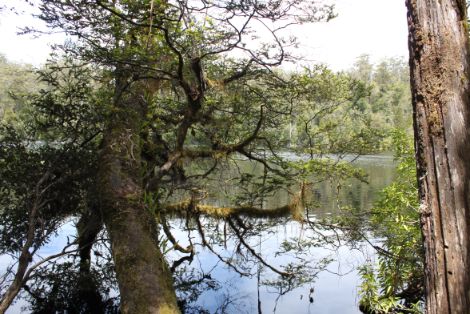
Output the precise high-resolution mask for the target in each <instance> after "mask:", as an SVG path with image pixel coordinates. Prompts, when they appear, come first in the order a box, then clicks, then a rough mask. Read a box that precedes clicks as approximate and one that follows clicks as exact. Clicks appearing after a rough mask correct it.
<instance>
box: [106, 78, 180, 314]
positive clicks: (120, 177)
mask: <svg viewBox="0 0 470 314" xmlns="http://www.w3.org/2000/svg"><path fill="white" fill-rule="evenodd" d="M117 85H118V87H117V92H116V93H115V95H117V96H116V99H115V104H114V107H115V108H114V110H113V113H112V114H113V116H112V117H110V122H109V124H108V125H107V127H106V131H105V133H104V138H103V144H102V151H101V154H100V160H99V163H100V165H99V167H100V169H99V171H98V186H99V201H100V209H101V211H102V215H103V219H104V223H105V225H106V228H107V230H108V233H109V236H110V239H111V247H112V253H113V259H114V263H115V267H116V276H117V279H118V284H119V289H120V296H121V312H122V313H133V314H134V313H179V310H178V307H177V303H176V295H175V291H174V289H173V279H172V276H171V273H170V271H169V269H168V266H167V264H166V261H165V259H164V257H163V255H162V253H161V252H160V249H159V247H158V240H157V236H156V234H155V232H156V228H155V220H154V218H153V217H152V216H151V215H150V213H148V212H147V211H146V209H145V206H144V204H143V203H142V194H143V191H142V169H141V160H140V153H141V151H140V150H141V147H140V129H141V123H142V118H143V115H144V110H143V108H142V106H141V105H140V104H139V103H138V101H137V102H135V100H136V99H137V98H136V97H135V95H134V96H132V95H131V94H130V92H124V88H123V87H122V86H119V81H118V83H117ZM122 85H125V84H122ZM126 94H128V95H126Z"/></svg>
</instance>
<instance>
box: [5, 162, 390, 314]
mask: <svg viewBox="0 0 470 314" xmlns="http://www.w3.org/2000/svg"><path fill="white" fill-rule="evenodd" d="M354 163H355V165H356V166H357V167H360V168H362V169H364V170H365V172H366V173H367V174H368V184H367V183H364V182H361V181H359V180H355V179H350V180H346V181H338V180H335V179H333V178H332V179H331V180H325V181H322V182H320V183H317V184H314V185H309V186H308V187H307V190H308V194H309V202H307V203H306V208H305V209H306V211H305V213H304V219H303V220H302V221H294V220H292V219H291V218H290V217H276V218H275V219H262V218H253V217H249V215H232V216H229V217H226V218H225V219H217V218H213V217H210V216H205V215H203V214H201V213H197V214H194V215H193V216H192V217H190V219H187V218H186V217H174V216H173V217H172V218H170V217H167V219H166V222H167V223H168V227H169V229H171V234H172V235H173V237H174V239H173V240H174V241H176V242H177V243H178V244H179V245H180V246H181V247H182V248H187V247H191V246H192V247H193V248H194V253H192V254H185V253H182V252H178V251H175V250H172V248H173V244H172V243H171V241H169V240H168V238H165V236H163V234H164V232H163V230H160V235H161V238H160V240H162V250H163V251H164V252H166V253H167V258H168V260H169V264H170V266H173V267H172V268H173V269H174V270H175V278H176V279H175V286H176V288H177V293H178V296H179V299H180V305H181V306H182V307H183V308H184V310H185V312H186V313H273V312H275V313H360V312H359V310H358V305H357V301H358V300H357V296H356V294H357V288H356V287H357V285H358V282H359V278H358V274H357V271H356V266H358V265H361V264H362V263H363V262H364V261H365V260H366V259H367V258H369V257H370V256H372V255H373V254H374V253H373V250H372V249H371V248H370V247H369V246H368V245H367V244H366V243H363V242H360V241H359V242H355V243H354V247H355V248H354V249H352V248H351V246H350V245H347V242H348V241H347V240H348V238H349V236H350V235H348V237H347V236H346V234H345V233H344V232H343V231H341V230H337V229H332V228H330V226H329V225H328V223H327V222H326V223H325V220H326V221H329V220H330V219H331V218H332V217H335V216H337V215H342V214H343V212H342V211H341V210H340V208H341V207H345V206H349V207H351V208H353V209H354V208H355V209H361V210H364V209H367V208H370V206H371V205H372V202H373V200H374V198H375V197H376V195H377V192H378V191H379V190H381V189H382V188H383V187H384V186H386V185H387V184H389V183H390V182H391V181H392V180H393V176H394V164H393V161H392V159H391V158H390V157H383V156H367V157H361V158H359V159H357V160H356V161H355V162H354ZM202 168H203V167H202ZM240 168H243V169H240ZM197 171H198V170H197V169H195V170H194V173H197ZM240 173H250V174H252V175H254V176H255V175H260V174H262V169H261V168H259V166H256V165H255V164H251V163H248V162H243V161H242V162H240V163H239V164H238V165H237V167H231V166H229V167H226V168H225V169H223V170H222V171H219V173H216V174H215V175H213V176H212V177H211V178H208V180H207V181H206V184H205V186H203V187H200V190H199V191H197V192H200V191H201V190H204V197H202V198H201V199H202V200H201V202H203V203H204V204H209V205H212V206H231V205H233V204H235V205H240V204H242V203H243V204H247V203H248V204H250V205H252V206H258V207H262V208H277V207H279V206H282V205H284V204H289V203H291V202H292V200H293V197H294V194H293V193H292V192H291V190H292V189H273V190H272V191H267V192H268V193H263V194H256V193H254V191H255V189H252V188H251V186H250V185H249V184H247V185H243V184H240V181H239V180H236V179H235V178H239V177H240ZM294 189H295V187H294ZM191 193H194V191H192V190H190V189H188V190H186V191H180V193H179V194H178V193H172V194H171V195H169V197H168V202H172V201H177V200H180V199H183V198H184V197H185V196H186V194H191ZM233 196H236V197H233ZM365 218H366V217H365ZM360 223H363V224H367V220H366V219H364V221H362V222H360ZM72 227H73V223H69V224H67V225H66V227H65V229H63V230H62V232H61V234H60V236H59V237H58V238H57V239H55V241H53V242H52V243H51V245H49V246H48V247H47V248H45V250H48V251H51V252H52V251H57V250H60V249H61V248H62V247H63V244H64V243H65V242H67V241H68V240H67V236H71V235H73V234H74V232H75V231H74V228H72ZM356 228H357V230H360V229H361V228H362V226H361V225H357V226H356ZM338 240H341V241H338ZM343 240H344V241H343ZM100 243H102V244H101V246H96V247H95V248H94V250H93V258H92V260H93V264H94V265H95V267H94V268H92V270H93V271H92V273H91V274H90V276H92V279H90V280H89V281H88V282H89V283H94V285H89V286H88V288H93V289H89V290H90V291H88V292H89V293H90V294H91V296H92V297H94V298H95V300H98V301H99V302H102V307H101V312H106V313H116V312H117V308H118V304H119V299H118V297H117V296H116V291H117V288H116V283H115V279H114V277H113V276H114V274H113V266H112V262H111V258H110V254H109V247H108V245H107V244H106V234H104V233H103V234H102V235H101V242H100ZM54 267H55V268H54ZM77 267H78V261H77V260H76V259H74V258H69V259H65V260H62V261H60V263H57V265H55V266H53V267H52V268H48V269H47V268H44V269H43V273H39V275H38V276H36V277H35V280H34V281H33V282H32V283H31V284H29V286H28V289H27V291H26V292H24V293H23V297H24V299H23V301H21V302H22V303H21V302H20V303H19V305H16V307H13V308H12V309H10V310H9V313H18V312H19V306H24V307H27V308H28V309H29V311H33V312H35V313H53V312H54V311H57V310H59V312H60V311H62V312H67V313H86V312H87V311H86V308H85V307H84V306H83V304H84V303H83V302H84V301H80V298H79V297H80V291H79V290H80V289H78V287H77V285H76V284H69V283H78V282H80V274H79V272H78V268H77ZM28 290H29V291H28ZM77 291H78V292H77ZM54 293H55V295H54ZM77 298H78V299H77ZM25 300H26V301H27V302H29V305H28V303H25ZM49 300H55V301H54V302H56V303H55V304H52V305H50V304H48V303H47V302H49ZM67 301H68V302H69V303H68V304H67ZM41 302H42V303H41ZM57 302H62V303H61V306H62V307H59V303H57ZM81 302H82V303H81ZM46 305H47V306H49V308H47V306H46ZM52 308H54V310H52ZM84 309H85V310H84ZM25 312H26V310H25ZM88 312H92V311H88ZM98 312H99V311H98Z"/></svg>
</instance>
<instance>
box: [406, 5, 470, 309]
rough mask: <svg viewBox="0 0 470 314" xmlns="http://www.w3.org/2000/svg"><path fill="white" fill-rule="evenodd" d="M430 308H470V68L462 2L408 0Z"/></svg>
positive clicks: (415, 124)
mask: <svg viewBox="0 0 470 314" xmlns="http://www.w3.org/2000/svg"><path fill="white" fill-rule="evenodd" d="M406 4H407V8H408V27H409V51H410V70H411V86H412V96H413V98H412V99H413V110H414V130H415V147H416V154H417V168H418V183H419V195H420V204H421V207H420V210H421V224H422V231H423V237H424V246H425V277H426V282H425V284H426V311H427V313H436V314H445V313H470V276H469V252H470V247H469V246H470V234H469V231H470V229H469V226H470V223H469V219H470V212H469V210H470V206H469V204H470V203H469V196H470V190H469V183H470V158H469V154H470V136H469V135H470V113H469V111H470V107H469V106H470V99H469V95H470V94H469V92H470V91H469V78H470V69H469V64H468V58H469V41H468V30H467V15H466V5H465V1H464V0H439V1H438V0H407V1H406Z"/></svg>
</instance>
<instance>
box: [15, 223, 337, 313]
mask: <svg viewBox="0 0 470 314" xmlns="http://www.w3.org/2000/svg"><path fill="white" fill-rule="evenodd" d="M289 221H290V217H280V218H276V219H265V218H252V217H247V216H239V215H232V216H230V217H227V218H225V219H221V218H212V217H210V216H207V215H202V214H201V215H199V216H194V217H192V218H191V219H189V220H186V219H180V218H172V219H169V220H168V225H169V228H172V227H174V228H175V229H176V228H181V230H183V232H181V231H179V235H178V236H177V237H173V239H172V240H173V241H177V240H178V241H181V242H182V240H184V239H185V238H186V239H188V238H190V239H191V244H190V246H191V247H193V248H194V250H192V251H191V253H188V254H186V255H184V254H183V253H181V252H180V254H176V253H175V252H172V253H171V254H170V253H169V255H168V258H169V259H170V260H174V261H175V262H176V263H173V266H174V269H173V270H174V272H173V274H174V278H175V288H176V290H177V295H178V299H179V306H180V307H181V309H182V310H183V312H184V313H212V312H215V313H235V312H236V313H249V312H250V311H249V310H247V308H249V304H248V303H249V299H248V298H247V297H248V295H246V294H244V292H243V291H240V290H239V287H237V286H236V285H235V284H232V286H231V283H230V282H229V281H224V280H223V278H222V279H220V278H217V274H213V272H214V271H215V269H216V268H217V267H219V268H220V267H222V268H228V269H230V271H231V272H233V273H236V274H238V275H240V276H243V277H246V278H250V279H251V278H254V277H258V285H259V287H258V288H264V289H266V290H267V291H268V292H269V293H274V294H276V295H277V298H276V303H277V301H278V300H279V298H280V297H282V296H284V295H286V294H288V293H289V292H291V291H293V290H294V289H296V288H298V287H301V286H303V285H306V284H309V285H310V286H311V285H313V283H314V280H315V278H316V276H317V275H318V273H319V272H320V271H322V270H323V269H324V268H325V267H326V266H327V265H328V263H329V262H330V259H328V258H323V259H320V260H319V261H315V260H313V259H312V256H311V254H310V253H309V248H311V247H318V246H321V245H322V244H321V240H320V239H318V238H314V237H310V236H306V235H305V236H299V237H292V238H288V237H286V238H285V239H284V240H283V241H282V242H281V243H280V245H279V247H278V248H277V250H276V249H273V247H267V250H261V248H262V246H263V243H265V242H266V241H268V240H269V237H273V236H274V235H275V233H276V231H275V228H277V227H279V226H282V225H286V224H287V223H289ZM299 226H300V225H299ZM161 233H162V234H161V238H160V240H161V241H162V243H166V247H167V250H168V251H170V250H171V249H172V246H174V244H172V243H171V241H170V240H168V237H164V232H163V231H162V232H161ZM176 238H177V239H176ZM178 245H181V246H183V247H184V245H183V244H178ZM162 247H165V245H162ZM90 250H91V251H90V252H89V253H91V258H90V259H89V261H88V262H89V263H90V264H89V267H86V265H84V261H83V260H81V259H80V256H79V255H80V254H78V253H77V254H76V255H71V256H69V257H67V258H64V259H61V260H57V261H54V262H51V263H49V264H48V265H47V266H44V267H41V268H39V269H37V270H36V272H35V275H34V276H33V277H32V278H31V280H30V281H29V282H28V285H27V286H26V287H25V293H24V294H23V297H24V298H25V299H26V300H28V301H29V302H30V305H29V309H30V310H31V311H32V312H33V313H52V312H57V311H58V312H67V313H118V311H119V310H118V309H119V297H118V296H116V293H117V291H118V290H117V282H116V279H115V274H114V268H113V263H112V259H111V255H110V247H109V243H108V242H107V240H106V237H105V235H103V234H101V235H100V236H99V237H98V238H97V242H96V243H95V244H94V246H93V248H92V249H91V248H90ZM207 251H210V252H212V254H213V255H215V256H216V257H217V259H218V261H215V262H214V263H213V266H211V268H209V269H207V266H208V265H203V264H202V262H201V260H200V259H199V254H207ZM266 251H267V252H266ZM82 257H83V254H82ZM182 258H183V262H181V263H177V262H178V261H180V260H181V259H182ZM279 260H280V261H282V262H279ZM86 263H87V261H85V264H86ZM219 272H220V270H219ZM211 291H212V292H211ZM204 293H210V294H211V295H213V296H214V300H213V304H209V307H210V308H209V309H207V308H204V306H203V305H201V304H200V303H198V300H199V297H200V296H201V295H202V294H204ZM113 295H114V297H113ZM307 299H308V298H307V297H306V299H305V300H304V301H306V300H307ZM259 302H260V303H262V302H263V300H262V299H259ZM214 307H215V310H214ZM274 310H275V308H274Z"/></svg>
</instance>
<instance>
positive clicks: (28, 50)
mask: <svg viewBox="0 0 470 314" xmlns="http://www.w3.org/2000/svg"><path fill="white" fill-rule="evenodd" d="M330 1H331V2H333V3H335V7H336V13H337V14H338V17H336V18H335V19H333V20H331V21H330V22H327V23H324V22H322V23H315V24H311V25H302V26H298V27H296V28H295V29H293V31H292V32H293V34H294V35H295V36H296V37H298V39H299V42H300V45H299V52H298V53H299V54H300V55H301V56H302V57H304V58H305V59H306V60H307V61H308V62H311V63H315V62H316V63H325V64H327V65H329V66H330V67H331V68H333V69H334V70H347V69H349V68H350V67H351V66H352V65H353V64H354V61H355V60H356V58H357V57H358V56H360V55H361V54H368V55H370V57H371V60H372V61H374V62H377V61H379V60H381V59H383V58H387V57H400V56H402V57H406V56H407V54H408V48H407V25H406V7H405V3H404V1H405V0H330ZM22 3H23V1H20V0H0V4H6V5H9V6H16V7H18V8H19V9H20V10H21V9H22V8H23V7H24V6H23V7H21V4H22ZM28 25H38V21H37V20H36V19H34V18H32V17H31V16H29V15H28V14H25V15H14V14H10V13H9V12H2V13H0V53H1V54H4V55H6V56H7V58H8V59H9V60H11V61H14V62H24V63H30V64H33V65H35V66H39V65H40V64H42V63H44V62H45V61H46V59H47V57H48V55H49V52H50V49H49V45H50V44H51V43H61V42H63V40H64V37H63V36H62V35H55V36H42V37H40V38H36V39H34V38H32V37H31V36H30V35H17V34H16V33H17V31H18V29H19V28H20V27H24V26H28Z"/></svg>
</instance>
